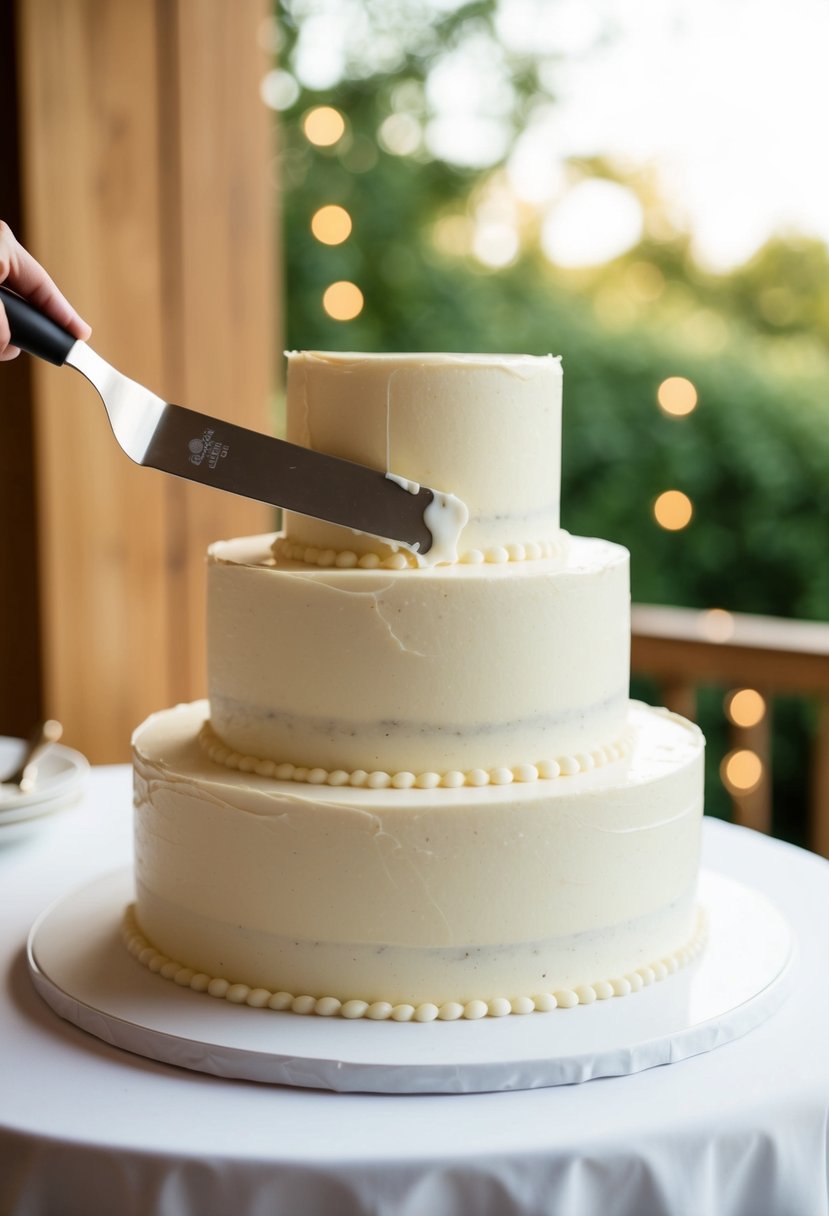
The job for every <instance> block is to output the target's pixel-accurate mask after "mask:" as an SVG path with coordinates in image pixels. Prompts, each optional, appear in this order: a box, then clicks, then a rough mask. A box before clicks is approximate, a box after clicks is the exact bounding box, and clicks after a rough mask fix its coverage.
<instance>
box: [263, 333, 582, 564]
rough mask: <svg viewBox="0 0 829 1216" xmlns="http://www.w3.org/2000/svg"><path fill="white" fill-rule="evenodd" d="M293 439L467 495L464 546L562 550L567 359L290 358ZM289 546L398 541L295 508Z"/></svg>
mask: <svg viewBox="0 0 829 1216" xmlns="http://www.w3.org/2000/svg"><path fill="white" fill-rule="evenodd" d="M287 438H288V440H289V441H290V442H291V443H296V444H300V445H301V446H302V447H307V448H313V449H315V450H316V451H319V452H327V453H328V454H329V455H332V456H340V457H342V458H343V459H345V460H353V461H356V462H357V463H358V464H364V465H368V466H370V467H371V468H376V469H383V470H385V471H386V472H389V473H394V474H397V475H398V476H400V477H405V478H407V479H409V480H411V481H416V482H419V483H420V484H421V485H428V486H431V487H432V488H433V489H436V490H443V491H446V492H450V493H452V494H455V495H457V496H458V497H459V498H461V499H462V500H463V502H464V503H465V504H466V506H467V508H468V509H469V520H468V522H467V524H466V526H465V528H464V529H463V532H462V534H461V537H460V541H459V545H458V551H459V554H460V555H461V556H462V557H463V556H468V555H470V554H471V555H472V557H473V559H475V558H479V556H480V555H482V556H483V557H484V558H486V557H487V555H488V554H497V551H498V550H504V549H507V550H509V549H511V548H512V549H515V548H516V547H521V546H527V545H530V546H533V547H534V548H536V549H540V551H541V553H543V554H544V555H545V556H554V555H555V554H557V553H558V551H559V535H560V525H559V492H560V480H561V363H560V360H559V359H557V358H553V357H552V356H550V355H548V356H544V357H540V358H539V357H535V356H531V355H450V354H426V355H365V354H331V353H323V352H318V351H301V352H294V353H291V354H289V355H288V427H287ZM284 528H285V537H286V543H287V544H288V545H289V546H292V550H293V551H292V552H291V553H290V554H289V555H290V556H292V557H294V558H301V557H302V553H303V550H304V549H306V548H308V549H310V550H312V554H313V551H314V550H316V551H319V552H325V551H329V552H330V551H332V550H333V551H334V553H342V552H347V551H350V552H353V553H355V554H357V555H358V556H360V555H363V554H366V553H378V554H379V555H380V556H381V557H382V558H384V557H387V556H388V555H389V554H390V553H391V549H390V548H389V547H388V546H386V545H384V544H383V543H382V542H380V541H378V540H377V539H376V538H374V537H372V536H367V535H364V534H361V533H354V532H352V531H351V530H350V529H348V528H341V527H338V526H337V525H335V524H327V523H323V522H321V521H320V520H316V519H311V518H309V517H307V516H304V515H296V514H294V513H293V512H286V517H285V524H284Z"/></svg>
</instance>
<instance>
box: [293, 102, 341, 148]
mask: <svg viewBox="0 0 829 1216" xmlns="http://www.w3.org/2000/svg"><path fill="white" fill-rule="evenodd" d="M302 129H303V131H304V132H305V138H306V139H307V140H308V142H309V143H312V144H314V145H316V147H318V148H330V147H331V146H332V145H333V144H335V143H336V142H337V140H338V139H341V138H342V136H343V134H344V133H345V119H344V118H343V116H342V114H341V113H340V111H339V110H335V109H334V107H333V106H315V107H314V109H313V110H309V111H308V113H307V114H306V115H305V118H304V119H303V120H302Z"/></svg>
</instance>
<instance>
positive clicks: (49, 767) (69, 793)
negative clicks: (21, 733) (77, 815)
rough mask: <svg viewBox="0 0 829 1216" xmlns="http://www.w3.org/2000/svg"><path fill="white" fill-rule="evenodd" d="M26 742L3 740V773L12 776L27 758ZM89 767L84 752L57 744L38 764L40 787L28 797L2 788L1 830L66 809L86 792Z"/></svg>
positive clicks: (0, 741) (0, 768)
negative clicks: (24, 750)
mask: <svg viewBox="0 0 829 1216" xmlns="http://www.w3.org/2000/svg"><path fill="white" fill-rule="evenodd" d="M24 747H25V743H24V742H23V740H22V739H10V738H9V737H8V736H6V735H2V736H0V773H10V772H12V771H13V770H14V769H15V768H16V766H17V765H18V764H19V762H20V760H21V759H22V758H23V749H24ZM88 772H89V764H88V762H87V760H86V758H85V757H84V756H82V755H81V753H80V752H76V751H74V750H73V749H72V748H71V747H64V746H63V744H61V743H55V744H53V745H52V747H50V748H49V750H48V752H46V753H45V754H44V756H43V759H42V760H39V761H38V773H37V784H36V785H35V787H34V789H33V790H30V791H29V792H28V793H26V794H24V793H23V792H22V791H20V790H10V789H8V788H6V787H2V786H0V829H2V828H5V827H7V826H9V825H11V824H15V823H20V822H23V821H24V820H29V819H35V818H38V817H39V816H41V815H48V814H50V813H51V812H52V811H55V810H57V809H58V808H59V807H62V806H66V805H67V804H68V803H69V802H73V801H74V800H75V799H76V798H78V797H79V796H80V794H81V793H82V791H83V787H84V783H85V781H86V776H87V773H88Z"/></svg>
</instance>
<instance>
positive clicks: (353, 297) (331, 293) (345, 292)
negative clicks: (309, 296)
mask: <svg viewBox="0 0 829 1216" xmlns="http://www.w3.org/2000/svg"><path fill="white" fill-rule="evenodd" d="M363 303H364V300H363V293H362V292H361V291H360V288H359V287H358V286H357V284H356V283H350V282H349V281H348V279H340V280H339V282H337V283H332V284H331V286H330V287H327V288H326V290H325V294H324V295H323V297H322V306H323V308H324V309H325V311H326V312H327V313H328V315H329V317H331V318H332V319H333V320H335V321H353V320H354V318H355V317H357V316H359V314H360V313H361V312H362V310H363Z"/></svg>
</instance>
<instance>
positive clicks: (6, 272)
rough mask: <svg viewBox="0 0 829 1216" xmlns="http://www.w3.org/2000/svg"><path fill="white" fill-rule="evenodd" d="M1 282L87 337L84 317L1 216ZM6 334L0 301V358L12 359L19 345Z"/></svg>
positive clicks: (65, 325)
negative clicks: (12, 343)
mask: <svg viewBox="0 0 829 1216" xmlns="http://www.w3.org/2000/svg"><path fill="white" fill-rule="evenodd" d="M0 283H5V284H6V286H7V287H10V288H11V289H12V291H16V292H17V294H18V295H19V296H23V297H24V298H25V299H27V300H30V301H31V303H32V304H34V305H35V306H36V307H37V308H39V309H40V310H41V312H44V313H46V315H47V316H48V317H51V318H52V320H53V321H57V323H58V325H62V326H63V328H64V329H66V330H68V331H69V333H70V334H74V335H75V337H76V338H83V339H86V338H88V337H89V335H90V334H91V333H92V330H91V329H90V327H89V326H88V325H87V323H86V321H83V320H82V319H81V318H80V317H79V316H78V314H77V313H76V312H75V310H74V308H73V307H72V305H71V304H70V303H69V302H68V300H66V299H64V297H63V296H62V295H61V293H60V292H59V291H58V289H57V287H55V284H54V283H53V282H52V280H51V279H50V278H49V276H48V274H47V273H46V271H45V270H44V269H43V267H42V266H41V265H40V263H39V262H36V261H35V259H34V258H33V257H32V255H31V254H30V253H28V252H27V251H26V250H25V249H24V248H23V246H22V245H21V244H20V242H19V241H18V240H17V239H16V238H15V235H14V233H13V232H12V230H11V228H10V227H9V226H8V224H7V223H5V222H4V221H3V220H0ZM9 338H10V334H9V323H8V321H7V320H6V311H5V309H4V308H3V305H2V304H0V362H4V361H6V360H8V359H14V358H15V356H17V355H19V354H20V351H19V349H18V348H17V347H16V346H12V345H11V344H10V341H9Z"/></svg>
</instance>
